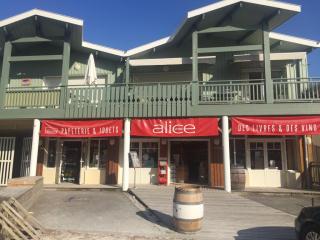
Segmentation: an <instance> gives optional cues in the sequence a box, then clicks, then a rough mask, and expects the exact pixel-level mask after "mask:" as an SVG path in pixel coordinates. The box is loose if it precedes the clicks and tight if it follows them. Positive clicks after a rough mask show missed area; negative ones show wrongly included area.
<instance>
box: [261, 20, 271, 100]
mask: <svg viewBox="0 0 320 240" xmlns="http://www.w3.org/2000/svg"><path fill="white" fill-rule="evenodd" d="M262 33H263V34H262V35H263V37H262V39H263V56H264V76H265V96H266V102H267V103H273V82H272V78H271V61H270V39H269V34H270V32H269V26H268V24H266V23H264V24H263V26H262Z"/></svg>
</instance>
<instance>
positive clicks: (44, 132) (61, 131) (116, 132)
mask: <svg viewBox="0 0 320 240" xmlns="http://www.w3.org/2000/svg"><path fill="white" fill-rule="evenodd" d="M40 135H41V137H61V138H89V137H90V138H91V137H116V136H122V120H94V121H58V120H44V121H42V123H41V132H40Z"/></svg>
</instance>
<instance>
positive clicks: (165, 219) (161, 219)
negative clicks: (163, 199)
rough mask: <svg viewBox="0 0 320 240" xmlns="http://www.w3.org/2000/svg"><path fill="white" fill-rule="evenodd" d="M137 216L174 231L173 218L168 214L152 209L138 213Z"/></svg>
mask: <svg viewBox="0 0 320 240" xmlns="http://www.w3.org/2000/svg"><path fill="white" fill-rule="evenodd" d="M137 215H138V216H139V217H142V218H143V219H145V220H147V221H149V222H152V223H154V224H157V225H159V226H161V227H164V228H167V229H170V230H174V227H173V219H172V216H170V215H168V214H165V213H162V212H159V211H157V210H152V209H150V210H145V211H139V212H137Z"/></svg>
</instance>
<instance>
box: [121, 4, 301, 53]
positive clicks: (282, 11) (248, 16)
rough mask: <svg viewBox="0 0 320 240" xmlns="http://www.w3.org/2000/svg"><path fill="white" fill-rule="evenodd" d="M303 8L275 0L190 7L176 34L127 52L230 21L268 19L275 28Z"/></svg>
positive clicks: (257, 23)
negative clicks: (192, 8) (193, 8)
mask: <svg viewBox="0 0 320 240" xmlns="http://www.w3.org/2000/svg"><path fill="white" fill-rule="evenodd" d="M300 11H301V7H300V6H299V5H295V4H289V3H284V2H278V1H271V0H259V1H256V0H224V1H219V2H216V3H213V4H210V5H207V6H205V7H202V8H198V9H195V10H192V11H189V12H188V14H187V17H186V19H185V20H184V21H183V22H182V24H181V25H180V27H179V28H178V29H177V31H176V32H175V33H174V34H173V35H171V36H169V37H166V38H163V39H161V40H158V41H154V42H152V43H149V44H145V45H142V46H140V47H137V48H134V49H132V50H129V51H127V52H126V56H134V55H136V54H141V53H142V52H144V51H148V50H150V49H153V48H155V47H159V46H164V45H170V44H174V43H179V42H181V41H183V39H185V38H186V36H187V35H190V33H191V32H192V31H193V30H194V29H195V28H196V29H197V30H203V29H206V28H209V27H219V26H223V25H226V24H227V25H231V26H238V27H249V26H261V24H262V23H263V22H265V21H266V22H268V25H269V30H270V31H272V30H273V29H275V28H276V27H278V26H280V25H281V24H283V23H284V22H286V21H287V20H288V19H290V18H291V17H292V16H294V15H296V14H297V13H299V12H300ZM235 34H239V33H235ZM240 36H241V35H240ZM234 37H237V36H234ZM239 38H241V37H238V39H239Z"/></svg>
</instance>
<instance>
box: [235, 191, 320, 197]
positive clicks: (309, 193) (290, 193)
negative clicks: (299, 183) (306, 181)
mask: <svg viewBox="0 0 320 240" xmlns="http://www.w3.org/2000/svg"><path fill="white" fill-rule="evenodd" d="M232 192H233V193H241V194H261V195H278V196H291V197H294V196H317V197H320V191H311V190H308V191H303V190H302V191H296V190H292V191H290V190H288V191H268V190H265V191H264V190H250V191H247V190H232Z"/></svg>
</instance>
